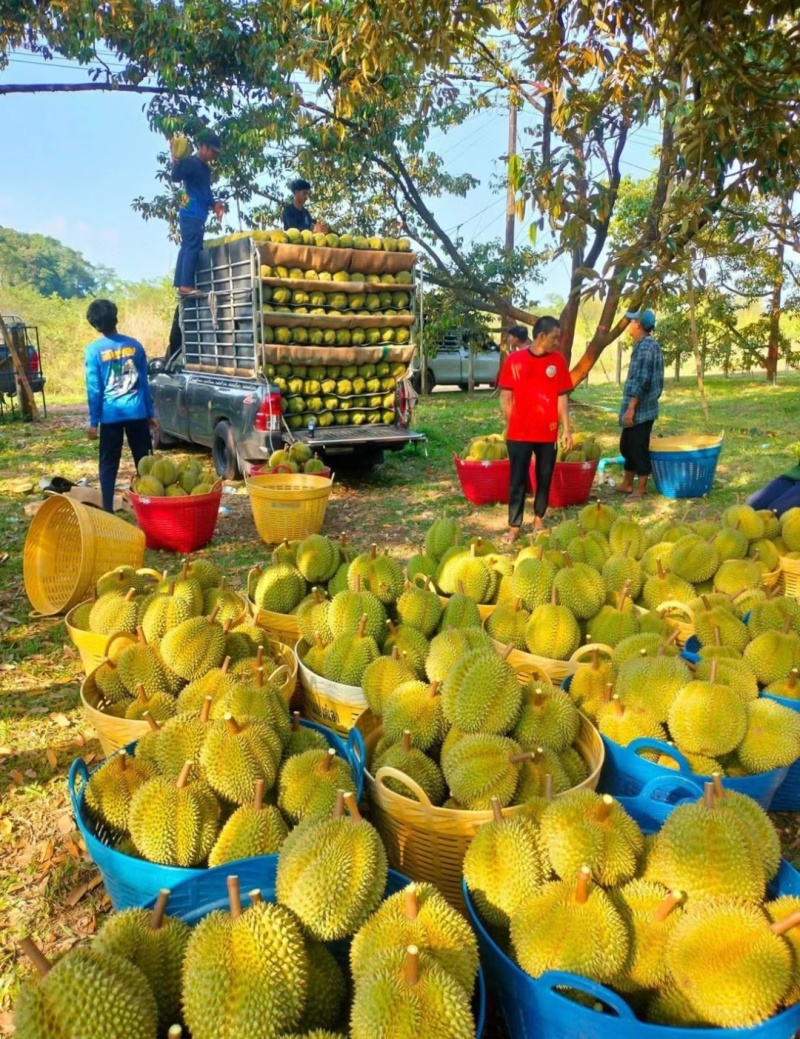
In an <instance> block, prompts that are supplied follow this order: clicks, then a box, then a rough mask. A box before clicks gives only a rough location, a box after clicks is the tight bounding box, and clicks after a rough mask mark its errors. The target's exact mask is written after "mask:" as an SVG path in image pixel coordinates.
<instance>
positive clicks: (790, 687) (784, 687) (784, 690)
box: [764, 667, 800, 700]
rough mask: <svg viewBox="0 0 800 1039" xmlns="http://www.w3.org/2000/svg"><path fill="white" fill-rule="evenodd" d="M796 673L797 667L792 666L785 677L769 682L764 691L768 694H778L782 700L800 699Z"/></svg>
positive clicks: (799, 685) (799, 687)
mask: <svg viewBox="0 0 800 1039" xmlns="http://www.w3.org/2000/svg"><path fill="white" fill-rule="evenodd" d="M798 674H799V672H798V669H797V668H796V667H793V668H792V670H791V671H790V672H789V675H788V677H787V678H785V679H781V680H780V681H777V682H771V683H770V684H769V685H768V686H767V687H766V689H765V690H764V692H765V693H768V694H769V695H770V696H780V697H781V699H783V700H800V684H798Z"/></svg>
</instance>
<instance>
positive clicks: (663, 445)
mask: <svg viewBox="0 0 800 1039" xmlns="http://www.w3.org/2000/svg"><path fill="white" fill-rule="evenodd" d="M724 439H725V431H724V430H723V431H722V432H721V433H720V434H719V435H718V436H708V435H698V436H676V437H655V438H654V439H653V440H651V442H650V453H651V454H653V453H655V454H658V453H659V452H660V451H670V452H671V451H697V450H698V449H700V448H704V447H718V446H719V445H720V444H721V443H722V442H723V440H724Z"/></svg>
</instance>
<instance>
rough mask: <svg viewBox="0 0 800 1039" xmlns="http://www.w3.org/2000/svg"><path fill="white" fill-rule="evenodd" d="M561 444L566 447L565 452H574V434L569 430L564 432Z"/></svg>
mask: <svg viewBox="0 0 800 1039" xmlns="http://www.w3.org/2000/svg"><path fill="white" fill-rule="evenodd" d="M561 442H562V443H563V445H564V450H565V451H571V450H572V448H573V446H574V443H573V440H572V433H570V431H569V430H566V431H565V432H564V434H563V436H562V437H561Z"/></svg>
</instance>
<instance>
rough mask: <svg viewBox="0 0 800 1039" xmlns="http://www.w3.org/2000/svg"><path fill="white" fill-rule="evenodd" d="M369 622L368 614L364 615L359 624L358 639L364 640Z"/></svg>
mask: <svg viewBox="0 0 800 1039" xmlns="http://www.w3.org/2000/svg"><path fill="white" fill-rule="evenodd" d="M367 620H368V617H367V615H366V613H362V614H361V620H360V621H359V622H358V637H359V638H360V639H363V638H364V632H365V631H366V630H367Z"/></svg>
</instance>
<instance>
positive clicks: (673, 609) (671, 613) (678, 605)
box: [656, 599, 694, 646]
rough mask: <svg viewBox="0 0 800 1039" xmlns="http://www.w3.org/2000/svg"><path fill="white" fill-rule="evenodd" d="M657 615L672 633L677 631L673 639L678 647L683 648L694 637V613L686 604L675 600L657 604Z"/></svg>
mask: <svg viewBox="0 0 800 1039" xmlns="http://www.w3.org/2000/svg"><path fill="white" fill-rule="evenodd" d="M656 613H659V614H660V615H661V616H662V617H663V618H664V620H665V621H666V622H667V624H668V625H669V626H670V628H671V629H672V630H673V631H677V633H678V637H677V638H676V639H675V641H676V643H677V644H678V645H679V646H685V645H686V642H687V640H688V639H690V638H691V637H692V635H694V613H693V612H692V609H691V607H690V606H687V605H686V603H683V602H678V601H677V599H668V600H667V601H666V602H662V603H659V605H658V606H657V607H656Z"/></svg>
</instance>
